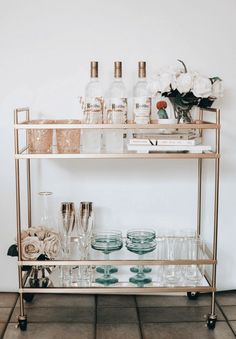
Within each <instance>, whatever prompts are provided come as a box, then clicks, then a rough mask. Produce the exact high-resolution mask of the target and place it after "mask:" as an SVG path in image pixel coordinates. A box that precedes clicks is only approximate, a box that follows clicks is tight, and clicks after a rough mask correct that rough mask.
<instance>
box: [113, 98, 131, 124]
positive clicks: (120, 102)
mask: <svg viewBox="0 0 236 339" xmlns="http://www.w3.org/2000/svg"><path fill="white" fill-rule="evenodd" d="M110 108H111V110H112V111H113V112H117V113H118V114H117V117H118V116H119V118H118V120H119V123H123V124H125V123H126V122H127V115H128V99H127V98H110ZM114 114H115V113H114ZM121 117H122V119H121Z"/></svg>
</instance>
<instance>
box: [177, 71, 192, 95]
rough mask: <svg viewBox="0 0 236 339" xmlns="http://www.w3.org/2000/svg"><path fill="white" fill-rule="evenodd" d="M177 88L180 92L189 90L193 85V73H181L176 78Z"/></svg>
mask: <svg viewBox="0 0 236 339" xmlns="http://www.w3.org/2000/svg"><path fill="white" fill-rule="evenodd" d="M176 87H177V90H178V91H179V92H180V93H181V94H182V93H187V92H189V91H190V90H191V89H192V87H193V74H192V73H182V74H180V76H178V78H177V79H176Z"/></svg>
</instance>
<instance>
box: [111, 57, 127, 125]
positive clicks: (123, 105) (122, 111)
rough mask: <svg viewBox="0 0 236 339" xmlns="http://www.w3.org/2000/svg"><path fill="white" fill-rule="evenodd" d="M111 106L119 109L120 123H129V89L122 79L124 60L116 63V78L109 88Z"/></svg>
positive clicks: (112, 108) (114, 109) (113, 108)
mask: <svg viewBox="0 0 236 339" xmlns="http://www.w3.org/2000/svg"><path fill="white" fill-rule="evenodd" d="M109 108H110V109H111V110H112V111H117V113H118V114H117V115H116V116H120V117H121V119H118V120H120V121H119V123H123V124H125V123H127V114H128V99H127V91H126V88H125V85H124V83H123V80H122V62H121V61H116V62H115V63H114V80H113V82H112V84H111V86H110V89H109Z"/></svg>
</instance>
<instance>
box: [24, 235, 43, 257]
mask: <svg viewBox="0 0 236 339" xmlns="http://www.w3.org/2000/svg"><path fill="white" fill-rule="evenodd" d="M21 249H22V259H23V260H36V259H37V258H38V257H39V256H40V254H42V253H43V244H42V242H41V241H40V240H39V239H38V238H37V237H34V236H29V237H26V238H24V239H23V240H22V243H21Z"/></svg>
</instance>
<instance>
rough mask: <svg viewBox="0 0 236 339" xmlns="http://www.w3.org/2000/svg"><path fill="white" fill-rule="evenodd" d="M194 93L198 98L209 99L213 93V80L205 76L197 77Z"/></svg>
mask: <svg viewBox="0 0 236 339" xmlns="http://www.w3.org/2000/svg"><path fill="white" fill-rule="evenodd" d="M192 91H193V94H194V95H195V96H196V97H202V98H208V97H209V96H210V95H211V92H212V84H211V80H210V79H208V78H206V77H203V76H196V77H195V79H194V82H193V90H192Z"/></svg>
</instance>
